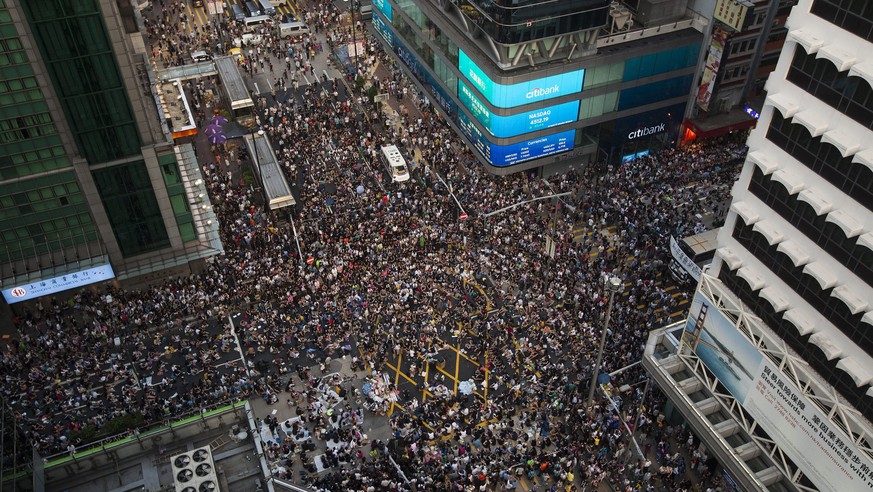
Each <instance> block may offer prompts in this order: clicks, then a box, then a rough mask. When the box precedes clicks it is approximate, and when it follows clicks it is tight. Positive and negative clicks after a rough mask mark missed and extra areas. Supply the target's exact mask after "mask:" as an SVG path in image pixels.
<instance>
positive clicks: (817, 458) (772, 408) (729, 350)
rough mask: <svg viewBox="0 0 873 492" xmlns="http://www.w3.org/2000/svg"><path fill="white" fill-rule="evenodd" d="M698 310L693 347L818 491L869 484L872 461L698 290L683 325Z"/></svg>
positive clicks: (847, 491)
mask: <svg viewBox="0 0 873 492" xmlns="http://www.w3.org/2000/svg"><path fill="white" fill-rule="evenodd" d="M702 310H704V311H705V312H704V315H703V319H702V323H703V330H702V332H701V333H700V335H699V340H700V341H699V342H698V344H697V347H696V349H695V353H696V354H697V356H698V357H699V358H700V360H701V361H703V363H704V365H706V367H707V368H708V369H709V370H710V371H711V372H712V373H713V374H714V375H715V376H716V377H717V378H718V379H719V381H720V382H721V383H722V384H723V385H724V386H725V387H726V388H727V389H728V391H730V393H731V394H732V395H733V396H734V397H735V398H736V399H737V400H738V401H739V402H740V403H741V404H742V405H743V407H744V408H745V409H746V411H748V412H749V414H751V415H752V417H754V418H755V420H756V421H757V424H758V425H760V426H761V428H763V429H764V430H765V431H766V432H767V434H769V435H770V437H771V438H772V439H773V440H774V441H775V442H776V443H777V444H778V445H779V447H780V448H782V450H783V451H784V452H785V454H786V455H788V456H789V457H790V458H791V459H792V460H793V461H794V463H795V464H796V465H797V466H798V467H800V469H801V470H803V473H804V474H805V475H806V476H807V477H808V478H809V480H810V481H811V482H812V483H813V484H815V485H816V487H818V489H819V490H821V491H834V492H837V491H839V492H851V491H861V490H865V491H869V490H870V489H873V461H871V460H870V459H869V458H868V457H867V455H866V454H864V453H863V452H861V451H860V450H859V449H858V447H857V446H856V445H855V444H854V443H853V442H852V439H850V438H849V437H848V436H846V435H844V434H843V432H842V431H841V430H840V429H838V428H837V427H836V426H831V425H830V420H829V419H828V417H827V415H825V414H824V413H823V412H822V411H821V410H819V408H818V407H816V406H815V405H813V404H812V403H811V402H810V400H809V399H808V398H807V397H806V396H804V395H803V392H801V391H800V389H798V388H797V386H795V385H794V383H792V382H791V381H790V380H789V379H788V378H786V377H785V376H784V375H783V374H782V372H781V371H780V370H779V368H778V366H777V365H776V364H774V363H773V362H772V361H771V360H770V359H768V358H767V357H765V356H764V355H763V354H762V353H761V352H760V351H759V350H758V349H757V348H755V346H754V345H752V343H751V342H750V341H749V340H748V339H747V338H746V336H745V335H743V334H742V333H741V332H740V331H739V330H738V329H737V328H735V327H734V325H733V323H732V322H731V321H730V320H728V319H727V318H726V317H725V316H724V315H722V314H721V313H720V312H719V311H718V309H716V308H715V307H714V306H713V305H712V303H711V302H710V301H709V300H708V299H706V297H705V296H703V295H702V294H701V293H700V292H698V293H697V295H696V296H695V297H694V302H693V303H692V305H691V310H690V311H689V314H688V321H687V322H686V325H685V329H686V331H688V332H693V331H694V328H695V325H697V324H698V322H699V320H698V317H700V314H701V311H702ZM691 343H692V345H693V344H694V341H693V339H692V341H691Z"/></svg>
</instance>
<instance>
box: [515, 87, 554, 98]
mask: <svg viewBox="0 0 873 492" xmlns="http://www.w3.org/2000/svg"><path fill="white" fill-rule="evenodd" d="M560 92H561V86H560V85H557V84H555V85H553V86H551V87H546V88H545V89H543V88H541V87H535V88H533V89H531V90H530V91H528V93H527V94H525V95H524V97H525V98H527V99H539V98H541V97H544V96H548V95H550V94H558V93H560Z"/></svg>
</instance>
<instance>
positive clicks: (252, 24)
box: [243, 15, 273, 30]
mask: <svg viewBox="0 0 873 492" xmlns="http://www.w3.org/2000/svg"><path fill="white" fill-rule="evenodd" d="M272 21H273V19H271V18H270V16H269V15H256V16H254V17H246V20H244V21H243V25H245V28H246V30H252V29H254V28H256V27H258V26H260V25H261V24H264V23H267V22H272Z"/></svg>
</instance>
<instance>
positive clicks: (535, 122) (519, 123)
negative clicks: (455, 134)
mask: <svg viewBox="0 0 873 492" xmlns="http://www.w3.org/2000/svg"><path fill="white" fill-rule="evenodd" d="M458 99H460V100H461V103H462V104H463V105H464V106H466V107H467V109H469V110H470V112H471V113H472V114H473V116H474V117H475V118H476V119H477V120H479V123H482V126H484V127H485V129H486V130H488V132H489V133H491V134H492V135H494V136H495V137H500V138H509V137H515V136H518V135H523V134H525V133H531V132H535V131H537V130H542V129H545V128H551V127H553V126H559V125H563V124H566V123H572V122H574V121H576V120H577V119H578V117H579V101H570V102H566V103H563V104H558V105H555V106H549V107H547V108H542V109H537V110H536V111H530V112H528V113H521V114H514V115H510V116H500V115H496V114H494V113H492V112H491V111H490V110H489V109H488V107H486V106H485V105H484V104H482V102H481V101H480V100H479V98H477V97H476V96H475V94H473V91H472V90H470V88H469V87H467V84H465V83H464V82H463V81H460V80H459V81H458Z"/></svg>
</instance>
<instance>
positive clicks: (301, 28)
mask: <svg viewBox="0 0 873 492" xmlns="http://www.w3.org/2000/svg"><path fill="white" fill-rule="evenodd" d="M309 32H310V31H309V26H307V25H306V24H305V23H303V22H287V23H284V24H279V36H280V37H283V38H298V37H300V36H303V35H304V34H309Z"/></svg>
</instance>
